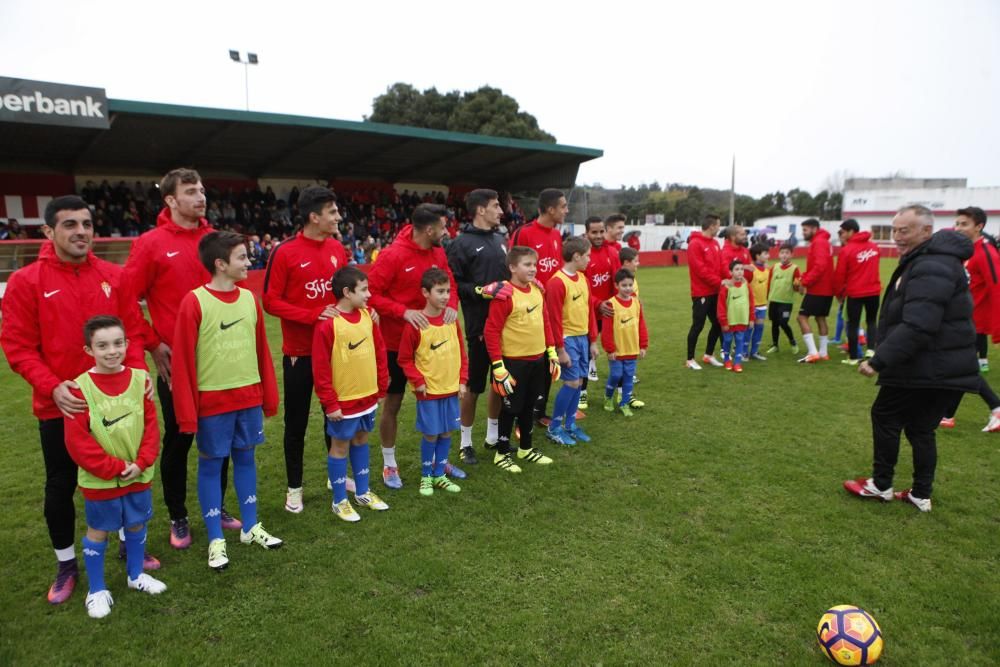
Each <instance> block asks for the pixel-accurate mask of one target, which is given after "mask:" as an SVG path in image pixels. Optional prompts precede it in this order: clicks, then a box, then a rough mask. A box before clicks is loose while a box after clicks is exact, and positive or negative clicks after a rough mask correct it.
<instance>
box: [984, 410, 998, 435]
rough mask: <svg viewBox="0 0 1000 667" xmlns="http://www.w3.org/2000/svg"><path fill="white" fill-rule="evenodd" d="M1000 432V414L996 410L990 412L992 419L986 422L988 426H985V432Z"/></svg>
mask: <svg viewBox="0 0 1000 667" xmlns="http://www.w3.org/2000/svg"><path fill="white" fill-rule="evenodd" d="M998 432H1000V414H998V413H996V412H991V413H990V420H989V421H988V422H986V426H984V427H983V433H998Z"/></svg>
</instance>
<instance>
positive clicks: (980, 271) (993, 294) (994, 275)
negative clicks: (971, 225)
mask: <svg viewBox="0 0 1000 667" xmlns="http://www.w3.org/2000/svg"><path fill="white" fill-rule="evenodd" d="M965 270H966V271H968V273H969V291H970V292H971V293H972V303H973V311H972V321H973V322H974V323H975V325H976V333H977V334H989V335H994V334H1000V313H997V312H994V311H996V310H997V308H998V307H1000V294H998V293H997V283H998V282H1000V253H998V252H997V249H996V248H994V247H993V244H992V243H990V242H989V241H988V240H987V239H985V238H981V239H979V240H978V241H976V243H975V244H974V246H973V251H972V257H970V258H969V259H968V260H967V261H966V262H965Z"/></svg>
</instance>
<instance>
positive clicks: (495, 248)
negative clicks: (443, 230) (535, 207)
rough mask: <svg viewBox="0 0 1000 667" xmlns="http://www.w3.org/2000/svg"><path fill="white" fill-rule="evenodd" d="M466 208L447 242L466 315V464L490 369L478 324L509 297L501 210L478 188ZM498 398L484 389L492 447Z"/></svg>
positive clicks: (472, 457) (472, 459)
mask: <svg viewBox="0 0 1000 667" xmlns="http://www.w3.org/2000/svg"><path fill="white" fill-rule="evenodd" d="M465 210H466V211H468V212H469V214H470V215H472V217H473V218H472V222H471V223H468V224H466V225H464V226H463V227H462V233H461V234H459V235H458V237H456V238H455V239H454V240H453V241H452V242H451V243H449V244H448V250H447V254H448V265H449V266H450V267H451V272H452V274H453V275H454V276H455V283H456V284H457V285H458V299H459V301H461V303H462V315H463V317H464V318H465V338H466V349H467V350H468V359H469V361H468V363H469V382H468V391H467V392H466V393H465V395H464V396H463V397H462V398H461V400H460V403H461V412H462V417H461V424H462V427H461V433H462V440H461V446H460V448H459V456H461V458H462V461H464V462H465V463H468V464H470V465H475V464H476V463H478V459H477V458H476V451H475V449H474V448H473V446H472V426H473V424H475V421H476V403H477V402H478V401H479V395H480V394H482V393H484V392H486V382H487V376H488V375H489V373H490V357H489V353H488V352H487V351H486V343H485V342H484V341H483V327H484V326H485V325H486V317H487V315H488V314H489V310H490V300H491V299H493V298H506V297H509V295H510V292H511V291H512V290H513V288H512V287H511V286H510V285H509V284H506V283H504V282H503V281H506V280H509V279H510V270H509V269H508V268H507V245H506V243H507V242H506V239H504V237H503V235H502V234H501V233H500V231H499V228H500V219H501V218H502V217H503V209H502V208H501V207H500V197H499V195H498V194H497V193H496V192H495V191H494V190H488V189H486V188H480V189H478V190H472V191H471V192H469V194H467V195H466V196H465ZM501 407H502V403H501V401H500V396H499V395H498V394H497V393H496V392H493V391H489V392H488V393H486V416H487V419H486V447H487V449H492V448H493V447H496V443H497V437H498V431H497V428H498V424H499V422H498V420H499V418H500V409H501Z"/></svg>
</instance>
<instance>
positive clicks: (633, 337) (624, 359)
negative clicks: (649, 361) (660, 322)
mask: <svg viewBox="0 0 1000 667" xmlns="http://www.w3.org/2000/svg"><path fill="white" fill-rule="evenodd" d="M615 287H616V288H617V290H618V293H617V294H615V296H613V297H612V298H611V300H610V301H609V303H610V304H611V314H610V315H603V318H604V324H603V325H602V326H601V343H602V344H603V345H604V351H605V352H607V353H608V383H607V385H605V387H604V409H605V410H607V411H608V412H614V410H615V403H614V395H615V389H616V388H617V387H618V386H619V385H621V388H622V394H621V399H620V401H619V404H618V409H619V410H621V413H622V414H623V415H625V416H626V417H631V416H632V414H633V413H632V386H633V383H634V382H633V381H634V378H635V365H636V361H637V360H638V359H642V358H644V357H645V356H646V349H647V348H649V332H648V331H647V330H646V316H645V315H644V314H643V312H642V304H641V303H639V299H637V298H635V297H634V296H633V294H634V292H633V290H634V289H635V276H634V275H633V273H632V272H631V271H629V270H628V269H618V272H617V273H615Z"/></svg>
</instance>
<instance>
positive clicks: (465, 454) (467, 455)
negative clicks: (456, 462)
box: [458, 445, 479, 466]
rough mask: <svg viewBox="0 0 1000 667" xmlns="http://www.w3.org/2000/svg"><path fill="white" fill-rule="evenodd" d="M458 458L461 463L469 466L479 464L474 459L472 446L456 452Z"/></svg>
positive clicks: (477, 460) (474, 452)
mask: <svg viewBox="0 0 1000 667" xmlns="http://www.w3.org/2000/svg"><path fill="white" fill-rule="evenodd" d="M458 456H459V458H461V459H462V463H468V464H469V465H470V466H474V465H476V464H477V463H479V459H477V458H476V450H475V449H473V448H472V445H469V446H468V447H462V448H461V449H460V450H458Z"/></svg>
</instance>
